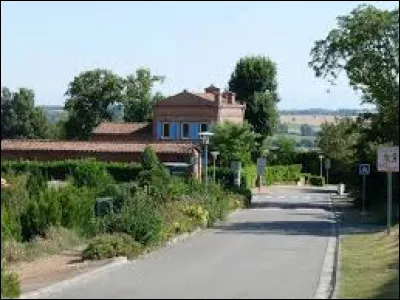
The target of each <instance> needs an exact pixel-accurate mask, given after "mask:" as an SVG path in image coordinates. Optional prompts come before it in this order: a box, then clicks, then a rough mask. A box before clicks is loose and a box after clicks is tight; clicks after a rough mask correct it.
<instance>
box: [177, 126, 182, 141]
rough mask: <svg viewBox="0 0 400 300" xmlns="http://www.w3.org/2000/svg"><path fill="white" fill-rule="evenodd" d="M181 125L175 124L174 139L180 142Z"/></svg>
mask: <svg viewBox="0 0 400 300" xmlns="http://www.w3.org/2000/svg"><path fill="white" fill-rule="evenodd" d="M181 128H182V123H179V122H177V123H176V139H177V140H180V139H181V138H182V132H181V130H182V129H181Z"/></svg>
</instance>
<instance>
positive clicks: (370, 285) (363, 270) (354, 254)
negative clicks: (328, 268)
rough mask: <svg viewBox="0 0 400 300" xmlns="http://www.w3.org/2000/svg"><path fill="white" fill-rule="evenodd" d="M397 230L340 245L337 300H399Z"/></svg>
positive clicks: (346, 240) (362, 236) (348, 239)
mask: <svg viewBox="0 0 400 300" xmlns="http://www.w3.org/2000/svg"><path fill="white" fill-rule="evenodd" d="M398 238H399V227H398V226H396V227H394V228H393V231H392V234H391V235H390V236H387V235H386V232H378V233H367V234H354V235H348V236H346V237H344V238H343V241H342V242H341V247H340V251H341V271H340V283H339V299H399V240H398Z"/></svg>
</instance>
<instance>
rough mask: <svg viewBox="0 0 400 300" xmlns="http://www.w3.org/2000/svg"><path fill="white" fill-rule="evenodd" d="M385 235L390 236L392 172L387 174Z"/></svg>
mask: <svg viewBox="0 0 400 300" xmlns="http://www.w3.org/2000/svg"><path fill="white" fill-rule="evenodd" d="M387 197H388V199H387V234H388V235H389V234H390V226H391V223H392V172H388V173H387Z"/></svg>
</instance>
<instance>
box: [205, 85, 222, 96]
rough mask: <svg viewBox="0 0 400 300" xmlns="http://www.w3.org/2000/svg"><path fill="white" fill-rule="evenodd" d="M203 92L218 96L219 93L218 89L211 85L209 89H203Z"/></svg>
mask: <svg viewBox="0 0 400 300" xmlns="http://www.w3.org/2000/svg"><path fill="white" fill-rule="evenodd" d="M204 91H205V92H206V93H211V94H219V93H220V89H219V88H217V87H215V86H214V85H212V84H211V85H210V86H209V87H207V88H205V89H204Z"/></svg>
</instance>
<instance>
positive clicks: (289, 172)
mask: <svg viewBox="0 0 400 300" xmlns="http://www.w3.org/2000/svg"><path fill="white" fill-rule="evenodd" d="M301 169H302V165H288V166H267V168H266V177H265V179H266V181H267V184H274V183H283V182H295V181H298V180H299V179H300V177H301Z"/></svg>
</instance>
